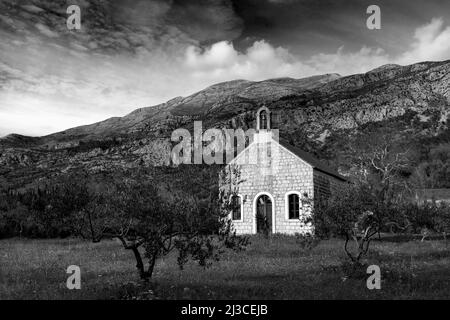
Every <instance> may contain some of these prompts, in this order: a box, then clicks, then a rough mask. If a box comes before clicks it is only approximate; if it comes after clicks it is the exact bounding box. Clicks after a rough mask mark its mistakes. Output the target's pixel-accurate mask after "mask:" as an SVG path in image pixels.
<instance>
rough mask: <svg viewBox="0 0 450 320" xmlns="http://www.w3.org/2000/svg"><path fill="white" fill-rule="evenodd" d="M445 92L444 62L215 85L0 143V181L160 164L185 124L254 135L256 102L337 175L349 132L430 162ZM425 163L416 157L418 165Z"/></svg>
mask: <svg viewBox="0 0 450 320" xmlns="http://www.w3.org/2000/svg"><path fill="white" fill-rule="evenodd" d="M449 84H450V60H448V61H442V62H422V63H417V64H413V65H409V66H399V65H385V66H381V67H379V68H377V69H374V70H372V71H369V72H367V73H364V74H356V75H351V76H346V77H341V76H339V75H338V74H326V75H319V76H314V77H309V78H304V79H292V78H278V79H269V80H265V81H259V82H254V81H246V80H235V81H229V82H224V83H219V84H216V85H213V86H210V87H208V88H206V89H204V90H202V91H200V92H197V93H195V94H193V95H190V96H188V97H177V98H174V99H172V100H170V101H168V102H166V103H163V104H160V105H157V106H152V107H147V108H141V109H137V110H135V111H133V112H131V113H130V114H128V115H126V116H124V117H115V118H110V119H107V120H105V121H102V122H98V123H95V124H91V125H87V126H81V127H76V128H72V129H68V130H65V131H62V132H58V133H55V134H51V135H47V136H43V137H25V136H20V135H17V134H13V135H9V136H6V137H3V138H0V166H1V169H0V174H1V176H0V183H1V184H2V185H7V184H8V185H13V186H24V185H26V184H28V183H32V182H33V181H35V180H36V179H40V178H42V177H44V176H49V175H50V176H51V175H57V174H59V173H60V172H66V171H68V170H76V169H77V168H85V169H88V170H93V171H102V170H109V169H114V168H116V167H133V166H143V165H159V164H162V163H168V161H169V158H168V156H169V155H170V150H171V147H172V144H171V142H170V136H171V133H172V131H173V130H175V129H176V128H180V127H185V128H188V129H192V123H193V121H194V120H201V121H203V129H206V128H210V127H218V128H238V127H241V128H243V129H247V128H250V127H254V117H255V112H256V110H257V109H258V108H259V107H260V106H261V104H265V105H266V106H267V107H269V108H270V110H271V111H272V112H273V114H274V116H275V125H276V126H277V127H278V128H279V129H280V134H281V135H282V136H284V137H285V138H287V139H288V140H289V141H290V142H291V143H292V144H294V145H297V146H298V147H301V148H303V149H305V150H306V151H309V152H312V153H314V154H315V155H316V156H317V157H319V158H321V159H323V160H325V161H327V162H328V164H329V165H331V166H333V167H334V168H336V169H340V171H341V172H343V171H345V170H347V169H348V167H346V165H345V163H344V162H343V161H344V160H342V159H343V158H344V157H343V154H344V153H345V150H347V149H348V144H349V143H350V142H349V141H350V140H349V137H351V136H352V135H355V134H356V133H361V134H364V135H367V137H370V135H373V134H377V133H380V132H384V131H393V132H395V133H396V136H397V138H396V141H395V143H398V144H411V143H412V144H413V146H414V150H418V152H421V153H424V152H425V153H427V154H428V153H429V152H431V151H430V150H431V149H423V146H422V144H423V143H426V144H427V147H429V148H433V147H438V146H440V145H443V144H444V145H445V144H447V143H450V134H449V118H450V89H449V87H450V85H449ZM421 157H422V158H421ZM424 157H425V156H423V155H422V156H420V155H417V157H416V159H415V161H417V164H420V163H421V161H422V162H423V161H424ZM449 157H450V155H449ZM425 158H426V157H425ZM449 161H450V159H449ZM449 172H450V171H449ZM449 180H450V177H449Z"/></svg>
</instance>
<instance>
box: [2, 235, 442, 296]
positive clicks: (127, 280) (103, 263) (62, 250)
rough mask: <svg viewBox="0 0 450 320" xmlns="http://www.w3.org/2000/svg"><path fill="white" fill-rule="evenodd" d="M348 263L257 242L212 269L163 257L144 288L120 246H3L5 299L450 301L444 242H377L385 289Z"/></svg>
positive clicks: (330, 248) (279, 240)
mask: <svg viewBox="0 0 450 320" xmlns="http://www.w3.org/2000/svg"><path fill="white" fill-rule="evenodd" d="M344 258H345V256H344V254H343V251H342V242H341V241H338V240H329V241H324V242H321V243H320V244H319V245H318V246H317V247H315V248H313V249H312V250H310V251H308V250H302V249H301V248H300V247H299V246H298V244H297V243H296V241H295V239H294V238H291V237H278V236H275V237H273V238H270V239H264V238H260V237H254V238H252V239H251V245H250V246H249V247H248V248H247V250H246V251H244V252H241V253H234V252H228V253H226V254H225V256H223V258H222V260H221V261H220V262H217V263H215V264H214V265H213V266H212V267H210V268H208V269H202V268H200V267H198V266H197V265H195V264H194V263H189V264H188V265H186V267H185V269H184V270H179V268H178V266H177V265H176V257H175V256H174V255H173V256H169V257H166V258H164V259H161V260H159V262H158V264H157V267H156V270H155V274H154V279H153V280H152V281H151V282H150V283H149V284H146V285H142V284H141V282H140V281H139V279H138V278H137V275H136V272H135V267H134V264H135V262H134V260H133V256H132V253H131V252H129V251H125V250H124V249H122V248H121V246H120V244H119V243H116V242H114V241H107V242H103V243H100V244H92V243H88V242H82V241H80V240H19V239H9V240H2V241H0V299H121V298H131V297H136V296H140V297H145V296H146V297H149V298H152V297H155V296H156V297H157V298H159V299H182V298H185V299H412V298H416V299H435V298H444V299H450V246H446V244H445V243H444V242H443V241H425V242H420V241H409V242H388V241H380V242H374V243H373V246H372V248H371V253H370V255H369V256H368V260H367V263H369V264H377V265H379V266H380V268H381V272H382V283H381V286H382V288H381V290H368V289H367V287H366V279H364V278H363V279H349V278H348V277H346V276H345V274H344V273H343V271H342V269H341V267H340V266H341V262H342V261H343V259H344ZM69 265H78V266H80V268H81V278H82V288H81V290H68V289H67V288H66V285H65V283H66V279H67V277H68V274H66V269H67V267H68V266H69ZM367 276H368V275H367ZM143 292H147V293H148V294H147V295H145V294H144V293H143Z"/></svg>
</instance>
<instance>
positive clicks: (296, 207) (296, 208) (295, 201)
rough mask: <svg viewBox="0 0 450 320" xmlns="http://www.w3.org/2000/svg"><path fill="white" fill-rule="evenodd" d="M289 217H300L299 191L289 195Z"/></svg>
mask: <svg viewBox="0 0 450 320" xmlns="http://www.w3.org/2000/svg"><path fill="white" fill-rule="evenodd" d="M288 210H289V219H299V218H300V197H299V195H298V194H297V193H291V194H289V195H288Z"/></svg>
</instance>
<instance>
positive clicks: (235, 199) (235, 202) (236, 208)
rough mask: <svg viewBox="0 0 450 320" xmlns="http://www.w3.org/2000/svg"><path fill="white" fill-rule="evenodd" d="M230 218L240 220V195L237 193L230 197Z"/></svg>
mask: <svg viewBox="0 0 450 320" xmlns="http://www.w3.org/2000/svg"><path fill="white" fill-rule="evenodd" d="M231 219H232V220H242V203H241V197H240V196H238V195H234V196H232V198H231Z"/></svg>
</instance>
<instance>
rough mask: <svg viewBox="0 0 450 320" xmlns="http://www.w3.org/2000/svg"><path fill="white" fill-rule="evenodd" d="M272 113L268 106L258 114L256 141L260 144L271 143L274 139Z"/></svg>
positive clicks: (263, 107) (260, 109) (259, 110)
mask: <svg viewBox="0 0 450 320" xmlns="http://www.w3.org/2000/svg"><path fill="white" fill-rule="evenodd" d="M271 120H272V119H271V112H270V110H269V108H267V107H266V106H264V105H263V106H262V107H261V108H259V109H258V111H257V112H256V134H255V140H256V141H258V142H269V141H270V140H271V139H272V131H271V126H272V121H271Z"/></svg>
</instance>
